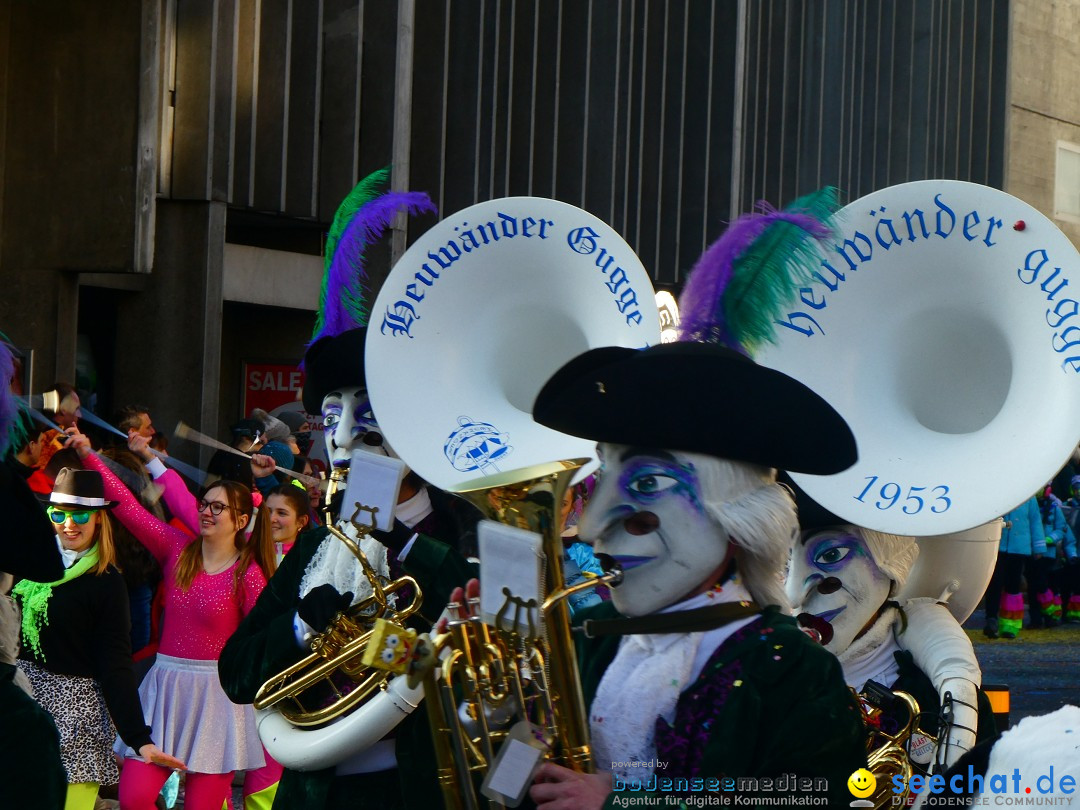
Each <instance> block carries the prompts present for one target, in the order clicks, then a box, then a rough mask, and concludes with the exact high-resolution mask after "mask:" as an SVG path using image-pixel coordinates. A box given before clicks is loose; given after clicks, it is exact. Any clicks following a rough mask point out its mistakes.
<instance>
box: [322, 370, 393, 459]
mask: <svg viewBox="0 0 1080 810" xmlns="http://www.w3.org/2000/svg"><path fill="white" fill-rule="evenodd" d="M322 419H323V441H324V442H325V443H326V458H327V460H328V461H329V462H330V466H331V467H347V466H349V460H350V459H351V458H352V452H353V450H357V449H361V448H362V449H364V450H366V451H368V452H369V453H376V454H378V455H384V456H393V457H394V458H397V457H398V456H397V454H396V453H395V452H394V451H393V449H392V448H391V447H390V445H389V444H388V443H387V442H386V439H385V437H384V436H383V433H382V430H380V429H379V423H378V422H376V421H375V414H374V413H372V410H371V401H370V400H369V399H368V393H367V389H366V388H364V387H362V386H348V387H344V388H339V389H337V390H336V391H331V392H330V393H329V394H327V395H326V396H325V397H323V401H322Z"/></svg>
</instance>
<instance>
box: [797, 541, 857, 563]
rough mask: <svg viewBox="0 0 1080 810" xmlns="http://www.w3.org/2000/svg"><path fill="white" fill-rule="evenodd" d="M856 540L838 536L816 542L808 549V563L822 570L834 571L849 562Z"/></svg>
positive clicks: (855, 548)
mask: <svg viewBox="0 0 1080 810" xmlns="http://www.w3.org/2000/svg"><path fill="white" fill-rule="evenodd" d="M857 548H858V542H857V541H856V540H854V539H852V538H844V537H838V538H834V539H832V540H826V541H824V542H822V543H819V544H817V545H816V546H814V548H813V549H812V550H811V551H810V555H809V557H810V563H811V565H813V566H815V567H816V568H819V569H821V570H822V571H835V570H836V569H838V568H843V567H844V566H845V565H847V564H848V563H849V562H850V559H848V558H849V557H851V555H852V552H854V551H856V550H857Z"/></svg>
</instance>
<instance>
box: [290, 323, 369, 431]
mask: <svg viewBox="0 0 1080 810" xmlns="http://www.w3.org/2000/svg"><path fill="white" fill-rule="evenodd" d="M366 336H367V327H366V326H361V327H358V328H356V329H349V330H347V331H345V332H341V333H340V334H337V335H332V336H329V337H323V338H319V339H318V340H316V341H315V342H314V343H312V344H311V346H310V347H308V350H307V354H305V355H304V410H305V411H307V412H308V413H310V414H317V413H321V412H322V401H323V398H324V397H325V396H326V395H327V394H329V393H330V392H331V391H336V390H338V389H339V388H349V387H351V386H356V385H366V384H367V383H366V381H365V379H364V338H365V337H366Z"/></svg>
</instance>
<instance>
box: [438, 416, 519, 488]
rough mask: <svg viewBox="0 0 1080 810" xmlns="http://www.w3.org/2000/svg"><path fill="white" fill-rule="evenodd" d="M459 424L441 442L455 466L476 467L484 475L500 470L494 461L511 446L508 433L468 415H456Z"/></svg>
mask: <svg viewBox="0 0 1080 810" xmlns="http://www.w3.org/2000/svg"><path fill="white" fill-rule="evenodd" d="M458 426H459V427H458V429H457V430H455V431H454V432H453V433H451V434H450V438H448V439H447V440H446V444H445V445H443V452H444V453H445V454H446V458H447V459H448V460H449V461H450V463H451V464H453V465H454V469H455V470H458V471H460V472H474V471H476V470H479V471H480V472H482V473H484V474H485V475H490V474H491V473H496V472H499V468H498V467H497V466H495V462H496V461H498V460H499V459H501V458H503V456H505V455H507V454H508V453H509V452H510V451H511V450H513V449H514V448H513V447H511V446H510V445H509V444H507V440H508V439H509V436H508V435H507V434H505V433H500V432H499V431H498V430H497V429H496V428H495V426H494V425H492V424H490V423H488V422H474V421H472V420H471V419H470V418H469V417H467V416H459V417H458Z"/></svg>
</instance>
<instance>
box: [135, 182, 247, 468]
mask: <svg viewBox="0 0 1080 810" xmlns="http://www.w3.org/2000/svg"><path fill="white" fill-rule="evenodd" d="M225 208H226V206H225V203H223V202H205V201H177V200H159V201H158V204H157V228H156V230H157V238H156V246H155V252H154V272H153V273H152V274H151V275H150V277H149V280H148V283H147V285H146V289H145V291H143V292H141V293H137V294H135V295H131V296H125V300H124V301H123V303H122V304H121V305H120V307H119V311H118V316H117V325H116V332H117V367H116V385H115V389H114V391H115V401H116V403H117V404H124V403H126V402H140V403H143V404H145V405H147V406H148V407H149V408H151V410H152V416H153V419H154V422H155V424H156V425H157V426H158V428H159V429H160V430H163V431H165V432H166V433H171V432H172V429H173V428H174V427H175V425H176V423H177V422H178V421H180V420H183V421H184V422H187V423H188V424H189V425H192V426H193V427H195V428H196V429H198V430H200V431H203V432H205V433H208V434H210V435H216V433H217V431H218V407H219V405H218V403H219V400H220V387H221V384H220V379H221V317H222V289H223V286H222V285H223V274H224V255H225ZM177 450H178V451H179V452H178V453H177V454H178V455H180V456H181V457H182V458H187V459H189V460H192V461H195V462H196V463H200V464H205V462H206V461H207V460H208V459H209V456H210V455H211V454H212V451H206V452H202V453H201V458H199V457H195V456H194V455H193V453H192V452H191V448H186V452H185V448H177ZM171 451H172V450H171V448H170V452H171Z"/></svg>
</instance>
